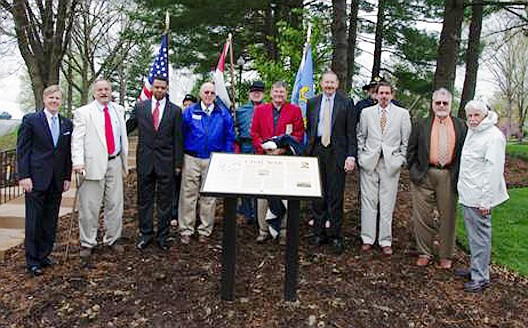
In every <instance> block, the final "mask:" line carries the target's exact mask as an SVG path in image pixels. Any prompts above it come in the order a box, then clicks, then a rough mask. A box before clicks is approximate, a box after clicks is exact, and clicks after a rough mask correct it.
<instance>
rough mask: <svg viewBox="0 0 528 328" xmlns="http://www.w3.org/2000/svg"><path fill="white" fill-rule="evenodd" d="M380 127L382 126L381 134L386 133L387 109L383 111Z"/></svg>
mask: <svg viewBox="0 0 528 328" xmlns="http://www.w3.org/2000/svg"><path fill="white" fill-rule="evenodd" d="M380 125H381V132H382V133H385V127H386V126H387V110H386V109H385V108H382V109H381V119H380Z"/></svg>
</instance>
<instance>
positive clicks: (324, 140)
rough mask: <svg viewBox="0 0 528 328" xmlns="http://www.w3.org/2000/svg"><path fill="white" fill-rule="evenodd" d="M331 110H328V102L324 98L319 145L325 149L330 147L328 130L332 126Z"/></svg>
mask: <svg viewBox="0 0 528 328" xmlns="http://www.w3.org/2000/svg"><path fill="white" fill-rule="evenodd" d="M331 111H332V109H331V108H330V100H329V99H328V98H325V101H324V104H323V133H322V135H321V144H322V145H323V146H325V147H328V145H330V129H331V126H332V113H331Z"/></svg>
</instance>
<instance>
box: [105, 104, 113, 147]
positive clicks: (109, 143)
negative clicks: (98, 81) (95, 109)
mask: <svg viewBox="0 0 528 328" xmlns="http://www.w3.org/2000/svg"><path fill="white" fill-rule="evenodd" d="M103 111H104V117H105V137H106V148H107V149H108V155H112V154H113V153H114V151H115V142H114V130H113V129H112V120H111V119H110V113H109V112H108V107H106V106H105V107H104V108H103Z"/></svg>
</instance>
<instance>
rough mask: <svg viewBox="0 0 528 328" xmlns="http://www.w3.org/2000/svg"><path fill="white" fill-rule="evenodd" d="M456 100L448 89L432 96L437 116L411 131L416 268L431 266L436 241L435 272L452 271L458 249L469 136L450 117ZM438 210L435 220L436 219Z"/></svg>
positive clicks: (456, 120) (410, 160)
mask: <svg viewBox="0 0 528 328" xmlns="http://www.w3.org/2000/svg"><path fill="white" fill-rule="evenodd" d="M452 100H453V96H452V95H451V93H450V92H449V91H448V90H446V89H444V88H441V89H438V90H436V91H435V92H434V93H433V103H432V108H433V112H434V116H433V117H428V118H424V119H421V120H419V121H418V122H417V123H416V124H415V125H414V126H413V128H412V132H411V137H410V139H409V147H408V149H407V165H408V168H409V174H410V178H411V196H412V204H413V210H412V219H413V223H414V232H415V237H416V247H417V249H418V252H419V257H418V259H417V261H416V265H418V266H420V267H425V266H427V265H429V263H430V262H431V259H432V257H433V249H432V245H433V242H434V240H435V239H438V240H437V241H438V245H439V246H438V257H439V258H440V260H439V263H438V265H437V267H438V268H440V269H446V270H448V269H451V266H452V261H451V258H452V257H453V253H454V247H455V209H456V208H455V192H456V188H457V180H458V172H459V166H460V154H461V151H462V146H463V144H464V138H465V137H466V131H467V128H466V125H465V124H464V122H463V121H462V120H460V119H459V118H457V117H453V116H451V104H452ZM435 207H436V210H437V213H438V215H437V217H435V216H434V215H433V210H434V208H435ZM436 235H438V237H437V238H435V236H436Z"/></svg>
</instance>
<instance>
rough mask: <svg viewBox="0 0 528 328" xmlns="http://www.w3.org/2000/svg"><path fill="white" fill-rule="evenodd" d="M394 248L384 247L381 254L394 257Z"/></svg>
mask: <svg viewBox="0 0 528 328" xmlns="http://www.w3.org/2000/svg"><path fill="white" fill-rule="evenodd" d="M392 253H393V252H392V247H390V246H383V247H382V248H381V254H383V256H392Z"/></svg>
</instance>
